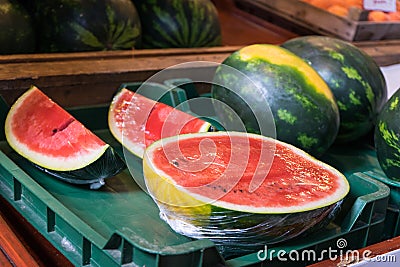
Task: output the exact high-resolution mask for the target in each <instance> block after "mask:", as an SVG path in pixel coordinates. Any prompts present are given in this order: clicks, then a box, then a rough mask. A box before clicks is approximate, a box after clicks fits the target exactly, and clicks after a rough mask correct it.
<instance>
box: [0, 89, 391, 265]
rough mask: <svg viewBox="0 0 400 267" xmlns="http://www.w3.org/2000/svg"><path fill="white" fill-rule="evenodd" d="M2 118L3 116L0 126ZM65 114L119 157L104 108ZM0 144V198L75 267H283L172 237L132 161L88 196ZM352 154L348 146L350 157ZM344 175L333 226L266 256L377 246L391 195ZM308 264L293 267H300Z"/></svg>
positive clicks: (360, 173) (360, 175)
mask: <svg viewBox="0 0 400 267" xmlns="http://www.w3.org/2000/svg"><path fill="white" fill-rule="evenodd" d="M157 86H158V85H157ZM125 87H126V86H125ZM149 90H150V89H149ZM149 92H150V91H149ZM150 94H151V93H150ZM6 111H7V109H5V108H4V109H2V114H1V117H0V119H1V120H2V121H1V124H2V125H4V118H5V115H6V114H5V112H6ZM69 111H70V112H71V114H73V115H74V116H75V117H76V118H77V119H78V120H79V121H81V122H82V123H84V124H85V125H86V126H87V127H88V128H90V129H91V130H93V131H95V132H96V133H97V134H98V135H99V136H100V137H101V138H102V139H104V140H105V141H106V142H108V143H109V144H110V145H112V146H113V147H114V148H115V149H116V150H117V151H118V152H119V153H122V148H121V146H120V144H119V143H118V142H117V141H116V140H115V139H114V138H113V137H112V135H111V134H110V132H109V130H108V125H107V113H108V105H101V106H95V107H78V108H74V109H72V110H69ZM2 138H3V140H2V141H0V148H1V151H0V194H1V195H2V196H3V197H4V198H5V199H7V201H8V202H10V203H11V205H12V206H13V207H14V208H15V209H16V210H17V211H18V212H19V213H20V214H21V215H22V216H23V217H25V218H26V220H27V221H28V222H30V223H31V224H32V225H33V226H34V227H35V228H36V229H37V230H38V231H39V232H40V233H41V234H42V235H43V236H44V237H45V238H46V239H47V240H49V241H50V242H51V243H52V244H53V245H54V246H55V247H56V248H57V249H58V250H59V251H60V252H61V253H62V254H63V255H65V256H66V257H67V258H68V259H69V260H70V261H71V262H72V263H73V264H74V265H76V266H107V267H108V266H121V265H123V266H146V267H149V266H150V267H152V266H154V267H159V266H196V267H199V266H265V265H268V266H279V265H281V262H280V261H279V260H278V258H277V257H276V255H272V257H271V258H268V259H266V260H265V261H264V262H262V261H261V260H260V259H259V258H258V254H259V251H254V253H250V254H246V255H242V256H240V257H232V258H229V259H228V258H226V259H225V258H224V257H223V256H222V255H221V254H220V253H219V252H218V250H217V248H216V247H215V245H214V244H213V243H212V242H211V241H209V240H192V239H190V238H188V237H185V236H182V235H179V234H177V233H175V232H174V231H172V230H171V229H170V228H169V226H168V225H167V224H166V223H165V222H164V221H162V220H161V219H160V218H159V211H158V208H157V206H156V205H155V204H154V202H153V201H152V199H151V197H150V196H148V195H147V194H146V193H145V192H144V191H142V190H141V189H140V187H139V186H138V185H137V184H136V183H135V180H134V179H133V178H132V176H134V177H136V178H139V179H143V176H142V166H141V159H139V158H135V157H133V158H132V159H130V161H131V163H132V164H133V165H135V166H133V168H132V172H131V173H130V172H129V171H128V170H125V171H123V172H122V173H120V174H118V175H117V176H115V177H112V178H110V179H107V180H106V184H105V185H104V186H103V187H101V188H100V189H99V190H90V189H89V188H88V187H87V186H76V185H72V184H68V183H65V182H62V181H60V180H57V179H55V178H53V177H50V176H49V175H47V174H45V173H42V172H41V171H40V170H38V169H37V168H35V167H34V166H33V165H31V164H30V163H29V162H27V161H26V160H25V159H23V158H21V157H20V156H18V155H17V154H16V153H15V152H14V151H13V150H12V149H11V148H10V147H9V146H8V145H7V143H6V141H4V136H3V137H2ZM354 149H356V148H349V147H348V148H347V151H353V150H354ZM337 156H338V157H339V158H340V155H336V154H333V158H337ZM346 176H347V177H348V179H349V182H350V184H351V191H350V193H349V195H348V197H346V199H345V201H344V204H343V207H342V210H341V211H340V213H339V216H338V217H337V219H336V220H335V221H334V222H332V223H331V224H329V225H328V226H327V227H326V228H324V229H322V230H321V231H319V232H318V233H315V234H312V235H309V236H307V237H306V238H297V239H293V240H292V241H290V242H285V243H283V244H281V245H279V246H274V247H272V246H271V249H275V250H285V251H292V250H296V251H303V250H314V251H315V252H316V253H320V252H321V251H322V250H325V249H327V248H329V247H331V248H336V247H337V244H336V242H337V241H338V240H339V239H340V238H344V239H346V241H347V242H348V243H347V246H346V249H357V248H362V247H364V246H367V245H369V244H372V243H376V242H378V241H380V239H381V233H382V230H383V226H384V219H385V214H386V210H387V204H388V198H389V188H388V187H387V186H386V185H384V184H383V183H380V182H378V181H376V180H375V179H372V178H371V177H370V175H369V173H365V170H359V169H357V168H355V170H354V172H353V171H349V172H347V173H346ZM310 262H312V261H300V262H292V263H291V265H292V266H305V265H306V264H308V263H310ZM286 265H288V262H286V263H285V266H286ZM288 266H289V265H288Z"/></svg>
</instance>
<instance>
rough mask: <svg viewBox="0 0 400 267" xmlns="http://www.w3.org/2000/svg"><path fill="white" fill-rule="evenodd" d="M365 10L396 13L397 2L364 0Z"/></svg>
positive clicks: (394, 0)
mask: <svg viewBox="0 0 400 267" xmlns="http://www.w3.org/2000/svg"><path fill="white" fill-rule="evenodd" d="M364 9H367V10H381V11H386V12H395V11H396V0H364Z"/></svg>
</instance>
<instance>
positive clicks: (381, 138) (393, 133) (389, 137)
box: [374, 90, 400, 182]
mask: <svg viewBox="0 0 400 267" xmlns="http://www.w3.org/2000/svg"><path fill="white" fill-rule="evenodd" d="M374 138H375V139H374V140H375V148H376V153H377V157H378V161H379V164H380V166H381V167H382V170H383V171H384V172H385V174H386V176H387V177H388V178H390V179H392V180H395V181H398V182H400V90H397V92H395V93H394V94H393V95H392V96H391V97H390V99H389V100H388V102H386V104H385V105H384V107H383V109H382V111H381V113H380V114H379V116H378V120H377V124H376V127H375V132H374Z"/></svg>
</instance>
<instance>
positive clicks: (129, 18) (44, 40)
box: [33, 0, 141, 53]
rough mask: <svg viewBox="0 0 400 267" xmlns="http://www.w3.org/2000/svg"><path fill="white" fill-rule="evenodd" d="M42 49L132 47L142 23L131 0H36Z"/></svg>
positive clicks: (39, 43) (139, 34)
mask: <svg viewBox="0 0 400 267" xmlns="http://www.w3.org/2000/svg"><path fill="white" fill-rule="evenodd" d="M33 9H34V18H35V22H36V28H37V36H38V50H39V51H40V52H45V53H48V52H80V51H103V50H131V49H133V48H134V47H135V46H136V45H138V44H139V43H140V40H141V25H140V19H139V16H138V14H137V10H136V7H135V5H134V4H133V3H132V2H131V1H130V0H80V1H71V0H51V1H47V0H46V1H35V4H34V8H33Z"/></svg>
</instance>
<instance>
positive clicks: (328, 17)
mask: <svg viewBox="0 0 400 267" xmlns="http://www.w3.org/2000/svg"><path fill="white" fill-rule="evenodd" d="M236 3H237V4H238V5H239V6H240V7H241V8H242V9H244V10H247V12H249V13H252V14H255V15H257V16H259V17H260V18H264V19H266V20H269V21H272V22H274V23H279V24H282V23H283V24H286V26H287V27H293V28H294V29H296V30H297V31H301V32H303V33H307V34H310V33H316V34H323V35H330V36H335V37H338V38H341V39H344V40H346V41H371V40H390V39H391V40H393V39H399V38H400V22H399V21H381V22H374V21H368V20H367V18H368V14H367V12H365V11H362V10H361V9H359V8H354V7H353V8H350V9H349V12H348V14H347V16H341V15H337V14H334V13H332V12H329V11H327V10H325V9H322V8H318V7H316V6H313V5H311V4H309V3H306V2H305V1H301V0H281V1H268V0H254V1H253V0H237V1H236Z"/></svg>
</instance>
